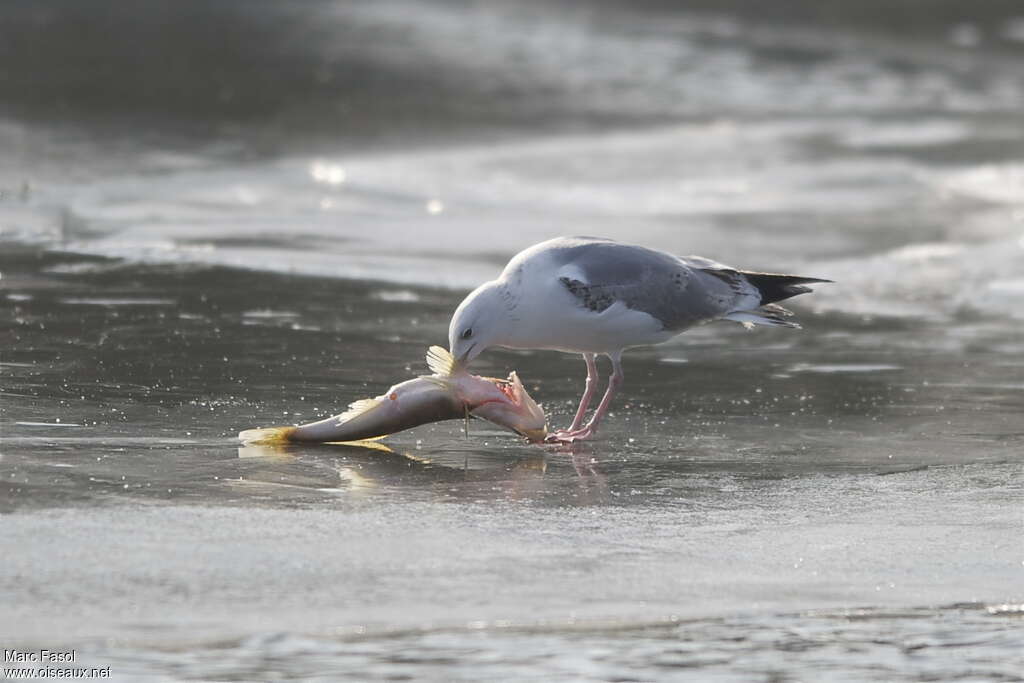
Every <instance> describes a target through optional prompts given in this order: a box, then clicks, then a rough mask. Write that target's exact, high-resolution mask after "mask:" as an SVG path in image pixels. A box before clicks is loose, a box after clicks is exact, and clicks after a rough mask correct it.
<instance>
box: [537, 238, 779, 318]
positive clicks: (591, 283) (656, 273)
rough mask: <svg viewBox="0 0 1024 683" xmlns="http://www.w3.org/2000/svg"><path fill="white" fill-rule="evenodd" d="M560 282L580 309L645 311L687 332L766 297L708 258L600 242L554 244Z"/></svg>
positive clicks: (579, 240) (581, 240) (585, 240)
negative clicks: (615, 307)
mask: <svg viewBox="0 0 1024 683" xmlns="http://www.w3.org/2000/svg"><path fill="white" fill-rule="evenodd" d="M549 257H550V258H553V259H554V260H555V264H556V265H557V266H558V271H559V280H560V281H561V282H562V284H563V285H564V286H565V287H566V289H567V290H568V291H569V293H570V294H572V295H573V296H575V297H576V299H577V300H578V301H579V303H580V305H581V306H583V307H585V308H587V309H589V310H592V311H594V312H601V311H604V310H605V309H607V308H608V307H610V306H612V305H613V304H615V303H616V302H622V303H623V304H625V305H626V306H628V307H629V308H632V309H634V310H638V311H643V312H644V313H647V314H649V315H651V316H652V317H654V318H656V319H657V320H658V321H660V322H661V324H662V326H663V327H664V329H666V330H683V329H685V328H687V327H690V326H692V325H697V324H699V323H703V322H708V321H711V320H715V319H717V318H721V317H722V316H725V315H728V314H729V313H731V312H733V311H736V310H743V309H748V308H756V307H757V306H758V305H760V302H761V299H760V296H759V294H758V293H757V289H756V288H754V287H752V286H751V285H750V284H749V283H748V282H747V281H746V280H745V279H744V278H743V277H742V276H741V275H740V274H739V273H738V272H737V271H736V270H734V269H731V268H728V267H726V266H722V265H721V264H718V263H715V262H713V261H708V260H707V259H700V258H699V257H697V258H692V259H682V258H679V257H677V256H673V255H672V254H668V253H665V252H662V251H657V250H654V249H647V248H645V247H640V246H635V245H630V244H620V243H618V242H614V241H611V240H601V239H594V238H566V239H564V240H559V241H558V242H557V243H555V244H553V245H552V251H551V253H550V254H549Z"/></svg>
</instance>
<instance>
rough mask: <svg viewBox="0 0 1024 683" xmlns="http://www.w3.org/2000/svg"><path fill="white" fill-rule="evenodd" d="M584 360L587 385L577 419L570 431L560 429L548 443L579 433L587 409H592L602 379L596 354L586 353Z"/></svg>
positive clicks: (574, 419)
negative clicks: (591, 404) (598, 382)
mask: <svg viewBox="0 0 1024 683" xmlns="http://www.w3.org/2000/svg"><path fill="white" fill-rule="evenodd" d="M583 360H585V361H586V362H587V383H586V386H585V387H584V389H583V396H582V397H581V398H580V407H579V408H577V409H576V417H574V418H573V420H572V425H571V426H570V427H569V428H568V429H559V430H558V431H555V432H552V433H551V434H549V435H548V438H547V440H548V441H552V442H557V441H561V440H562V436H564V435H567V434H569V433H570V432H575V431H579V428H580V427H581V426H582V425H583V418H585V417H586V416H587V409H588V408H590V402H591V401H592V400H593V399H594V392H595V391H597V380H598V379H600V377H599V375H598V372H597V361H596V360H595V359H594V354H592V353H584V354H583Z"/></svg>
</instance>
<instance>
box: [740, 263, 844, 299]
mask: <svg viewBox="0 0 1024 683" xmlns="http://www.w3.org/2000/svg"><path fill="white" fill-rule="evenodd" d="M740 273H741V274H742V275H743V277H744V278H746V280H747V282H749V283H750V284H752V285H754V286H755V287H757V289H758V291H759V292H760V293H761V303H762V304H770V303H773V302H775V301H783V300H784V299H788V298H790V297H794V296H798V295H800V294H807V293H808V292H811V291H813V290H812V289H811V288H810V287H804V286H803V285H809V284H815V283H827V282H832V280H826V279H824V278H817V277H803V276H802V275H783V274H781V273H755V272H750V271H745V270H743V271H740Z"/></svg>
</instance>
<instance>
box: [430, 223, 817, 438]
mask: <svg viewBox="0 0 1024 683" xmlns="http://www.w3.org/2000/svg"><path fill="white" fill-rule="evenodd" d="M815 282H831V281H830V280H823V279H820V278H813V277H801V276H798V275H781V274H777V273H759V272H753V271H746V270H738V269H736V268H732V267H730V266H726V265H723V264H721V263H717V262H715V261H712V260H710V259H706V258H703V257H700V256H685V257H681V256H674V255H672V254H669V253H667V252H664V251H658V250H656V249H649V248H647V247H642V246H639V245H634V244H625V243H621V242H616V241H614V240H610V239H603V238H597V237H557V238H555V239H551V240H548V241H546V242H541V243H539V244H535V245H533V246H532V247H528V248H527V249H525V250H523V251H521V252H519V253H518V254H516V255H515V256H514V257H512V260H511V261H509V262H508V265H506V266H505V269H504V270H503V271H502V272H501V275H500V276H499V277H498V278H497V279H496V280H491V281H490V282H485V283H484V284H482V285H480V286H479V287H477V288H476V289H475V290H473V292H471V293H470V294H469V295H468V296H467V297H466V298H465V299H464V300H463V301H462V303H461V304H459V307H458V308H457V309H456V311H455V313H454V315H453V316H452V320H451V324H450V326H449V328H448V343H449V349H450V350H451V353H452V355H453V356H455V358H456V359H457V360H458V361H459V362H460V363H463V364H468V363H470V362H471V361H472V360H473V359H474V358H476V357H477V356H478V355H480V354H481V353H482V352H483V351H485V350H486V349H488V348H491V347H504V348H513V349H545V350H555V351H565V352H570V353H579V354H582V355H583V360H584V361H586V364H587V380H586V384H585V389H584V391H583V396H582V398H581V399H580V404H579V408H578V409H577V410H576V416H575V418H574V419H573V421H572V424H571V425H570V426H569V427H568V429H563V430H558V431H555V432H552V433H551V434H550V435H549V436H548V440H549V441H552V442H560V443H572V442H575V441H580V440H583V439H588V438H590V437H592V436H593V435H594V434H595V433H596V432H597V427H598V425H599V424H600V422H601V420H602V419H603V418H604V417H605V415H606V414H607V413H608V409H609V406H610V405H611V403H612V399H613V398H614V397H615V394H616V393H617V392H618V390H619V388H620V387H621V386H622V382H623V372H622V352H623V351H624V350H625V349H628V348H631V347H635V346H649V345H653V344H660V343H662V342H665V341H668V340H669V339H671V338H672V337H675V336H676V335H677V334H679V333H681V332H683V331H685V330H688V329H690V328H691V327H694V326H696V325H702V324H705V323H709V322H712V321H715V320H730V321H733V322H737V323H740V324H742V325H743V326H745V327H747V328H748V329H749V328H752V327H754V326H755V325H771V326H775V327H790V328H799V327H800V326H799V325H797V324H796V323H794V322H790V321H789V320H786V318H788V317H790V316H792V315H793V314H792V312H791V311H788V310H787V309H785V308H783V307H782V306H779V305H778V304H776V303H775V302H777V301H782V300H783V299H788V298H790V297H792V296H796V295H798V294H804V293H806V292H810V291H811V289H810V288H809V287H806V286H804V285H806V284H809V283H815ZM598 355H604V356H607V357H608V359H609V360H610V361H611V367H612V374H611V377H610V378H609V380H608V387H607V389H606V390H605V393H604V396H603V397H602V398H601V401H600V403H599V404H598V406H597V409H596V410H595V411H594V413H593V415H592V416H591V418H590V420H589V421H587V422H586V423H585V424H584V419H585V418H586V415H587V411H588V409H589V407H590V403H591V401H592V400H593V398H594V393H595V391H596V390H597V383H598V381H599V376H598V370H597V362H596V357H597V356H598Z"/></svg>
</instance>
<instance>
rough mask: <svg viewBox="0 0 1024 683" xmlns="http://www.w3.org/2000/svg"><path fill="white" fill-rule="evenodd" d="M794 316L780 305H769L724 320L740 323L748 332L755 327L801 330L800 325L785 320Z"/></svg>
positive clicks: (731, 315) (734, 314)
mask: <svg viewBox="0 0 1024 683" xmlns="http://www.w3.org/2000/svg"><path fill="white" fill-rule="evenodd" d="M792 315H793V311H790V310H789V309H786V308H783V307H782V306H779V305H778V304H767V305H765V306H761V307H760V308H755V309H752V310H749V311H733V312H732V313H730V314H729V315H726V316H723V319H724V320H732V321H733V322H737V323H740V324H741V325H743V327H745V328H747V329H748V330H749V329H753V327H754V326H755V325H771V326H772V327H790V328H793V329H797V330H799V329H800V325H799V324H798V323H794V322H790V321H789V320H785V318H789V317H791V316H792Z"/></svg>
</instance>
